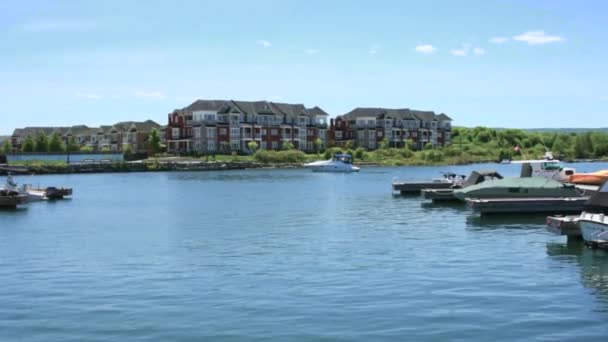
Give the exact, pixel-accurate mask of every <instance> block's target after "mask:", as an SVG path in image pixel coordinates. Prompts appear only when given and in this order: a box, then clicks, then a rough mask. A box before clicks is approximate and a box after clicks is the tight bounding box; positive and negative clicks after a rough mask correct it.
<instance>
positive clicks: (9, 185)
mask: <svg viewBox="0 0 608 342" xmlns="http://www.w3.org/2000/svg"><path fill="white" fill-rule="evenodd" d="M27 199H28V198H27V195H26V194H24V193H23V192H21V191H19V189H18V188H17V183H16V182H15V181H14V180H13V177H12V176H11V175H10V173H9V175H8V177H6V184H5V185H4V186H3V187H0V207H8V208H16V207H17V206H19V205H23V204H26V203H27Z"/></svg>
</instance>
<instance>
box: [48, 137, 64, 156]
mask: <svg viewBox="0 0 608 342" xmlns="http://www.w3.org/2000/svg"><path fill="white" fill-rule="evenodd" d="M48 150H49V152H63V144H62V142H61V137H60V136H59V133H57V132H55V133H53V135H51V140H50V141H49V147H48Z"/></svg>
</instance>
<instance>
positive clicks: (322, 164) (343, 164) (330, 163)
mask: <svg viewBox="0 0 608 342" xmlns="http://www.w3.org/2000/svg"><path fill="white" fill-rule="evenodd" d="M304 167H306V168H309V169H312V171H313V172H346V173H348V172H357V171H359V168H358V167H357V166H354V165H353V157H352V156H351V155H350V154H336V155H334V156H333V158H331V159H330V160H320V161H316V162H312V163H308V164H305V165H304Z"/></svg>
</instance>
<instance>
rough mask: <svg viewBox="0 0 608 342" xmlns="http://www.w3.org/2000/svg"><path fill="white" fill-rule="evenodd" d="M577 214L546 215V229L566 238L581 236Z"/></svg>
mask: <svg viewBox="0 0 608 342" xmlns="http://www.w3.org/2000/svg"><path fill="white" fill-rule="evenodd" d="M579 217H580V216H579V215H569V216H547V230H548V231H550V232H551V233H553V234H557V235H561V236H567V237H568V238H579V239H580V238H581V237H582V233H581V227H580V226H579V225H578V219H579Z"/></svg>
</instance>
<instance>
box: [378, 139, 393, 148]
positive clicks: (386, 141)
mask: <svg viewBox="0 0 608 342" xmlns="http://www.w3.org/2000/svg"><path fill="white" fill-rule="evenodd" d="M389 147H391V141H390V139H389V138H388V137H384V139H382V141H381V142H380V148H381V149H383V150H386V149H388V148H389Z"/></svg>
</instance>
